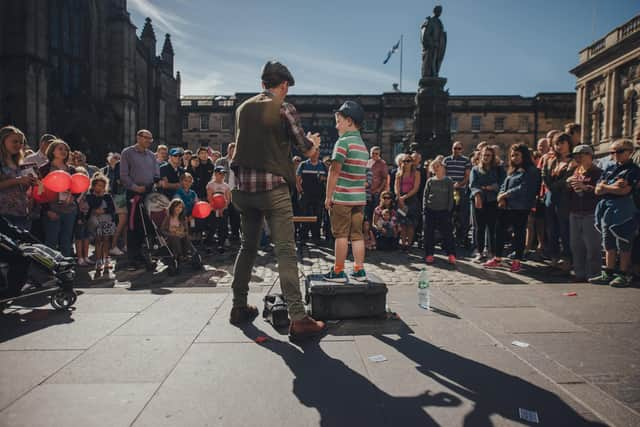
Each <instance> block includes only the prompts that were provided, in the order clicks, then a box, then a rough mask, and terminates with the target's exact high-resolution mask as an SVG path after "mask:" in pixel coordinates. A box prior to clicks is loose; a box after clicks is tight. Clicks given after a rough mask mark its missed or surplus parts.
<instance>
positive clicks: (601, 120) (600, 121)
mask: <svg viewBox="0 0 640 427" xmlns="http://www.w3.org/2000/svg"><path fill="white" fill-rule="evenodd" d="M604 135H605V132H604V107H603V106H602V104H600V108H598V144H599V143H601V142H602V140H603V139H604Z"/></svg>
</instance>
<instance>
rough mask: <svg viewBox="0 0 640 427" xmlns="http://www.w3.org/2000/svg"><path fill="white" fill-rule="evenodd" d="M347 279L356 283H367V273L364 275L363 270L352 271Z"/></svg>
mask: <svg viewBox="0 0 640 427" xmlns="http://www.w3.org/2000/svg"><path fill="white" fill-rule="evenodd" d="M349 277H350V278H351V279H354V280H357V281H358V282H366V281H367V273H365V271H364V268H363V269H360V270H358V271H355V270H354V271H352V272H351V273H349Z"/></svg>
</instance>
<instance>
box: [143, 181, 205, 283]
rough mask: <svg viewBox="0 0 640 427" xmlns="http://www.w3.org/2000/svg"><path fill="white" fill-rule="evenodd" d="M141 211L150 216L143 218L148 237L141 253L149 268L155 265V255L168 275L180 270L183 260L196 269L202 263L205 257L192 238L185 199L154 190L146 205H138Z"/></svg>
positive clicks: (151, 268) (146, 200) (153, 267)
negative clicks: (170, 197)
mask: <svg viewBox="0 0 640 427" xmlns="http://www.w3.org/2000/svg"><path fill="white" fill-rule="evenodd" d="M177 206H180V208H176V207H177ZM178 209H180V212H178ZM139 215H143V216H145V217H147V218H149V219H150V221H149V220H145V222H143V226H144V233H145V239H144V243H143V247H142V256H143V258H144V260H145V264H146V267H147V270H150V271H151V270H154V269H155V267H156V262H155V260H154V259H158V258H160V259H162V262H163V263H164V264H165V265H166V266H167V267H168V272H169V275H175V274H177V273H178V270H179V266H180V263H182V262H184V261H187V260H189V261H190V262H191V266H192V267H193V268H195V269H200V268H201V267H202V257H201V256H200V254H199V253H198V251H197V250H196V248H195V247H194V246H193V244H192V243H191V241H190V240H189V228H188V223H187V220H186V216H185V209H184V203H183V202H182V200H180V199H179V198H177V199H174V200H172V201H169V199H167V198H166V197H165V196H164V195H162V194H160V193H151V194H149V195H148V196H147V197H146V199H145V202H144V207H140V208H139ZM172 216H173V219H172Z"/></svg>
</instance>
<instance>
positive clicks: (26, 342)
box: [0, 310, 135, 350]
mask: <svg viewBox="0 0 640 427" xmlns="http://www.w3.org/2000/svg"><path fill="white" fill-rule="evenodd" d="M42 312H44V313H46V314H47V316H46V317H44V318H42V319H39V320H34V321H27V322H22V323H17V324H12V325H11V326H8V325H7V322H8V320H7V316H3V317H2V318H1V319H0V324H2V325H3V327H2V328H1V329H0V330H1V331H2V332H1V333H2V340H3V341H4V342H2V343H0V350H75V349H86V348H89V347H90V346H92V345H93V344H95V343H96V342H97V341H98V340H99V339H101V338H102V337H104V336H106V335H108V334H109V333H111V332H113V331H114V330H115V329H117V328H118V327H119V326H120V325H122V324H124V323H125V322H126V321H127V320H129V319H130V318H132V317H133V316H134V315H135V313H73V314H71V313H70V312H56V311H54V310H42Z"/></svg>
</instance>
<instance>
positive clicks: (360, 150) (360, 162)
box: [331, 131, 369, 206]
mask: <svg viewBox="0 0 640 427" xmlns="http://www.w3.org/2000/svg"><path fill="white" fill-rule="evenodd" d="M368 160H369V152H368V151H367V147H366V145H364V142H363V141H362V137H361V136H360V132H358V131H351V132H346V133H344V134H343V135H342V136H341V137H340V138H338V141H336V145H335V147H333V154H332V155H331V161H332V162H338V163H340V164H341V165H342V170H341V171H340V175H339V176H338V182H337V184H336V190H335V191H334V193H333V196H332V201H333V203H335V204H336V205H348V206H364V205H366V204H367V194H366V189H365V185H366V182H367V161H368Z"/></svg>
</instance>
